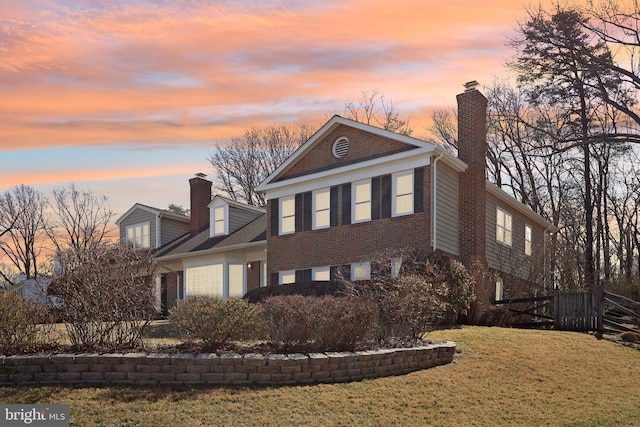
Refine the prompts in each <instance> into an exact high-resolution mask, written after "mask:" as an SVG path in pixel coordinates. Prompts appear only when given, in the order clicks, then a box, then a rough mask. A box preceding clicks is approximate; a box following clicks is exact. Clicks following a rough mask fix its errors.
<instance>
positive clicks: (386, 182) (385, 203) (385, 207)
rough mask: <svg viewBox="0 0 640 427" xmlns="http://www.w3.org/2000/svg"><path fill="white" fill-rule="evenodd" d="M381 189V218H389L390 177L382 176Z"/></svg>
mask: <svg viewBox="0 0 640 427" xmlns="http://www.w3.org/2000/svg"><path fill="white" fill-rule="evenodd" d="M381 181H382V183H381V187H382V218H390V217H391V175H384V176H383V177H382V179H381Z"/></svg>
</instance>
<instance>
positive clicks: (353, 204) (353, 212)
mask: <svg viewBox="0 0 640 427" xmlns="http://www.w3.org/2000/svg"><path fill="white" fill-rule="evenodd" d="M361 184H369V200H368V202H362V203H369V210H368V216H367V217H366V218H361V219H357V218H356V206H357V204H356V187H357V186H358V185H361ZM371 202H372V201H371V178H369V179H363V180H361V181H356V182H353V183H351V223H352V224H357V223H359V222H368V221H371Z"/></svg>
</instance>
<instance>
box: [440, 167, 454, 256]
mask: <svg viewBox="0 0 640 427" xmlns="http://www.w3.org/2000/svg"><path fill="white" fill-rule="evenodd" d="M436 169H437V174H438V177H437V178H438V180H437V192H438V194H437V201H438V203H437V206H436V209H437V218H436V221H437V223H436V230H437V233H436V246H437V249H441V250H443V251H445V252H448V253H450V254H452V255H456V256H457V255H459V251H458V221H459V218H458V172H456V171H455V170H453V169H452V168H450V167H449V166H447V165H446V164H444V163H441V162H438V165H437V168H436Z"/></svg>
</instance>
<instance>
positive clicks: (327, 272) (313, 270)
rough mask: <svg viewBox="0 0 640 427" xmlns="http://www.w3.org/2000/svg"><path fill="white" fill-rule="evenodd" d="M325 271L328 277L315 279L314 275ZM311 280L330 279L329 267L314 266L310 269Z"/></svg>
mask: <svg viewBox="0 0 640 427" xmlns="http://www.w3.org/2000/svg"><path fill="white" fill-rule="evenodd" d="M322 273H325V274H327V275H328V277H329V278H328V279H326V280H325V279H317V278H316V276H317V275H318V274H322ZM311 280H313V281H314V282H318V281H323V282H324V281H330V280H331V267H329V266H325V267H314V268H312V269H311Z"/></svg>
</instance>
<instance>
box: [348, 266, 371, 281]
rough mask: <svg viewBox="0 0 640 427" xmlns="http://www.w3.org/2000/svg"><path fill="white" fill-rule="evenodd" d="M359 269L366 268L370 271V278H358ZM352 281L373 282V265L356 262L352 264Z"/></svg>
mask: <svg viewBox="0 0 640 427" xmlns="http://www.w3.org/2000/svg"><path fill="white" fill-rule="evenodd" d="M358 267H364V268H365V269H368V270H369V274H368V277H366V278H356V274H355V273H356V269H357V268H358ZM351 280H371V263H369V262H356V263H354V264H351Z"/></svg>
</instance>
